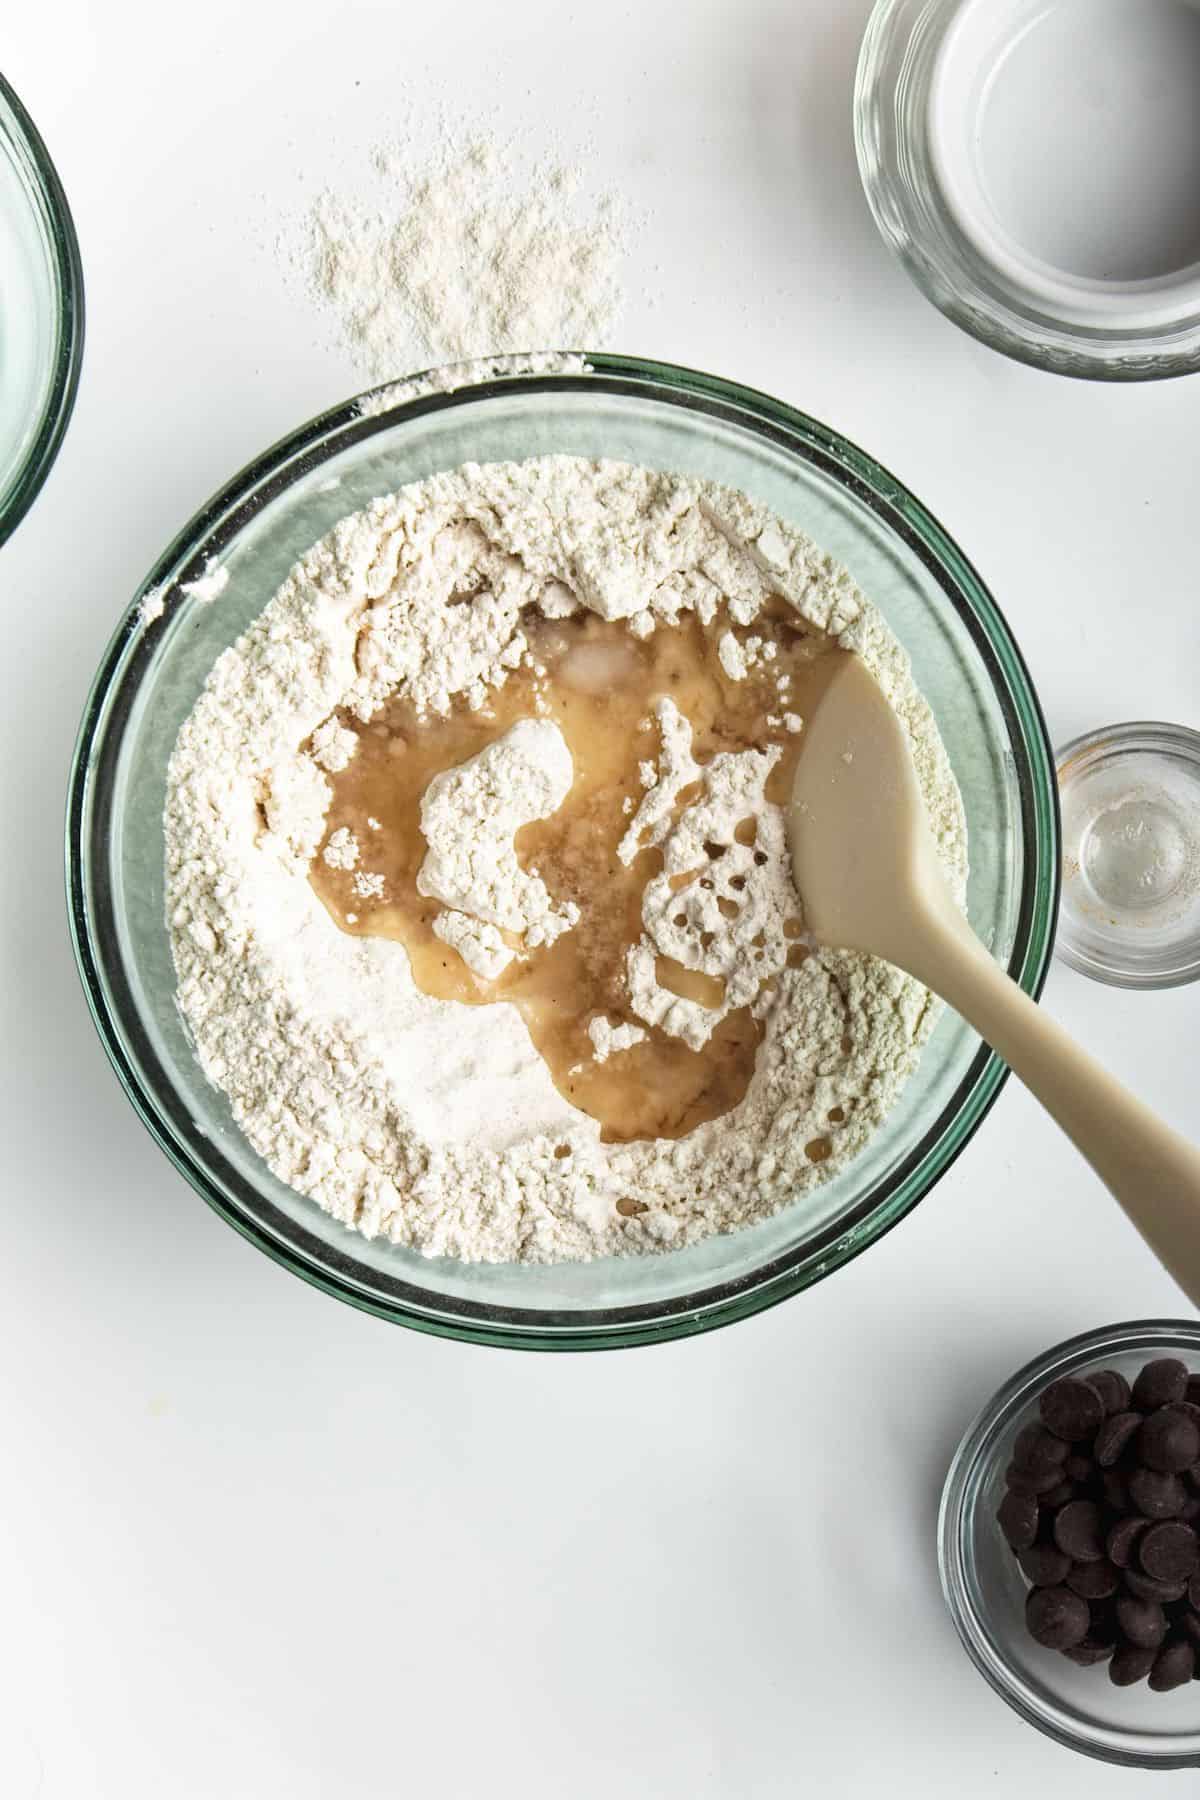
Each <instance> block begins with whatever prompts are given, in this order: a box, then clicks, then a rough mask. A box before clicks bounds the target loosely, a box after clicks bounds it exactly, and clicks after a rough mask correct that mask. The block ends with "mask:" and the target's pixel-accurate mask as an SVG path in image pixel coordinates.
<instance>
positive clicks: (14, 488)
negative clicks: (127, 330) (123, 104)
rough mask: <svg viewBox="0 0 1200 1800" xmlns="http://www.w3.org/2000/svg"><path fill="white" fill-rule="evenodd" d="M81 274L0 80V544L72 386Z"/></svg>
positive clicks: (25, 120) (61, 420) (32, 136)
mask: <svg viewBox="0 0 1200 1800" xmlns="http://www.w3.org/2000/svg"><path fill="white" fill-rule="evenodd" d="M82 354H83V271H82V268H81V266H80V261H79V245H78V243H77V241H76V238H75V227H74V225H73V224H72V221H71V213H70V208H69V207H68V206H67V200H66V195H65V194H64V193H63V190H62V184H61V182H60V181H59V179H58V176H57V174H56V173H55V169H54V164H53V163H52V162H51V161H50V157H49V154H48V153H47V150H46V146H45V145H44V144H43V142H42V140H41V138H40V137H39V135H38V133H37V130H36V128H35V126H34V124H33V121H32V119H31V118H30V117H29V114H28V113H27V112H26V111H25V108H24V107H23V106H22V105H21V102H20V101H19V100H18V99H17V96H16V95H15V94H14V93H13V91H12V89H11V88H10V87H9V85H8V83H7V82H6V81H5V80H4V77H3V76H2V75H0V544H2V543H3V542H4V541H5V539H6V538H7V537H9V536H10V535H11V533H12V532H13V531H14V530H15V529H16V526H17V523H18V521H19V520H20V519H21V518H23V517H24V515H25V513H26V512H27V511H28V509H29V507H30V506H31V505H32V503H33V500H34V496H35V495H36V494H37V492H38V489H39V488H40V487H41V485H42V483H43V481H44V480H45V479H46V476H47V475H48V473H49V471H50V466H51V464H52V463H53V461H54V458H55V456H56V455H57V454H58V447H59V445H60V444H61V442H62V438H63V433H64V432H65V431H66V428H67V421H68V420H69V419H70V416H71V409H72V407H73V406H74V404H75V390H76V388H77V386H78V384H79V364H80V359H81V357H82Z"/></svg>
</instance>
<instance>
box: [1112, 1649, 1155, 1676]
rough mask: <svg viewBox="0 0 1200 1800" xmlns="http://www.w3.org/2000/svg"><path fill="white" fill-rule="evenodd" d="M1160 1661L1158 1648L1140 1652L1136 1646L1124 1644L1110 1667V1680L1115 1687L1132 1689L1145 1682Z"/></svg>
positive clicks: (1115, 1654) (1114, 1656) (1116, 1653)
mask: <svg viewBox="0 0 1200 1800" xmlns="http://www.w3.org/2000/svg"><path fill="white" fill-rule="evenodd" d="M1157 1660H1158V1648H1157V1646H1156V1645H1150V1646H1149V1647H1148V1648H1146V1649H1144V1650H1140V1649H1138V1648H1137V1646H1136V1645H1134V1644H1122V1645H1121V1648H1120V1649H1119V1650H1117V1651H1116V1652H1115V1653H1114V1655H1113V1659H1112V1661H1111V1662H1110V1663H1109V1665H1108V1679H1109V1680H1110V1681H1111V1682H1112V1684H1113V1686H1114V1687H1132V1686H1133V1684H1134V1682H1135V1681H1144V1680H1145V1679H1146V1676H1147V1675H1148V1674H1149V1673H1150V1671H1151V1669H1152V1668H1153V1667H1154V1665H1155V1663H1156V1662H1157Z"/></svg>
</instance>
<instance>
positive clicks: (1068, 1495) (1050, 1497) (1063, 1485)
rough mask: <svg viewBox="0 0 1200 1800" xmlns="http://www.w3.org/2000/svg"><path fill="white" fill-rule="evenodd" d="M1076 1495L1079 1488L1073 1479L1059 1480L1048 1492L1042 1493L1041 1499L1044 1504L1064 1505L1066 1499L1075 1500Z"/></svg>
mask: <svg viewBox="0 0 1200 1800" xmlns="http://www.w3.org/2000/svg"><path fill="white" fill-rule="evenodd" d="M1078 1496H1079V1489H1078V1488H1077V1487H1076V1486H1075V1483H1074V1482H1073V1481H1061V1482H1060V1483H1059V1484H1058V1486H1057V1487H1052V1488H1051V1489H1050V1492H1049V1493H1048V1494H1043V1495H1042V1496H1041V1500H1042V1503H1043V1505H1045V1506H1065V1505H1066V1504H1067V1501H1068V1500H1075V1499H1077V1498H1078Z"/></svg>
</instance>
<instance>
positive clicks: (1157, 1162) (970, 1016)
mask: <svg viewBox="0 0 1200 1800" xmlns="http://www.w3.org/2000/svg"><path fill="white" fill-rule="evenodd" d="M930 929H931V932H932V933H933V934H935V936H936V944H934V943H932V942H931V948H930V953H929V955H928V956H927V957H926V956H925V955H921V954H920V953H919V952H918V953H917V954H915V955H913V956H911V957H910V958H908V959H906V961H913V962H916V961H919V962H920V963H921V964H922V965H923V966H922V967H921V968H916V967H914V968H912V970H911V973H912V974H914V975H916V976H917V977H918V979H919V980H921V981H923V982H924V983H925V984H926V986H927V987H931V988H933V989H934V991H935V992H936V993H939V994H941V996H942V998H943V999H945V1000H948V1001H949V1003H950V1005H951V1006H953V1007H954V1009H955V1011H956V1012H960V1013H961V1014H962V1016H963V1017H964V1018H965V1019H966V1020H967V1021H968V1022H969V1023H970V1024H972V1025H973V1026H974V1027H975V1029H976V1031H978V1032H979V1034H980V1036H981V1037H983V1038H984V1039H985V1040H986V1041H987V1042H988V1043H989V1044H990V1045H991V1046H992V1048H993V1049H994V1050H996V1051H998V1052H999V1054H1000V1055H1001V1056H1002V1057H1003V1058H1004V1060H1005V1062H1006V1063H1008V1065H1009V1067H1010V1068H1011V1069H1013V1070H1014V1071H1015V1073H1016V1074H1018V1075H1019V1076H1020V1077H1021V1080H1022V1081H1023V1082H1024V1083H1025V1085H1026V1086H1027V1087H1028V1088H1029V1089H1030V1090H1031V1091H1032V1092H1033V1094H1034V1095H1036V1097H1037V1098H1038V1099H1039V1100H1040V1101H1041V1103H1042V1105H1043V1106H1044V1107H1045V1108H1046V1110H1047V1112H1049V1113H1050V1114H1051V1116H1052V1117H1053V1118H1054V1119H1056V1120H1057V1121H1058V1123H1059V1125H1061V1126H1062V1128H1063V1130H1064V1131H1065V1132H1066V1134H1067V1136H1068V1137H1069V1138H1070V1139H1071V1140H1072V1141H1073V1143H1074V1144H1075V1145H1076V1147H1077V1148H1078V1149H1079V1150H1081V1151H1082V1152H1083V1154H1084V1156H1085V1157H1086V1158H1087V1160H1088V1161H1089V1162H1090V1163H1091V1165H1092V1167H1093V1168H1094V1169H1095V1171H1096V1173H1097V1175H1099V1177H1100V1179H1101V1180H1102V1181H1103V1182H1104V1183H1105V1185H1106V1186H1107V1187H1108V1188H1109V1189H1110V1191H1111V1192H1112V1194H1113V1196H1114V1198H1115V1199H1116V1200H1117V1201H1118V1203H1119V1204H1120V1205H1121V1206H1122V1207H1123V1208H1124V1210H1125V1212H1126V1213H1127V1214H1128V1216H1129V1218H1130V1219H1132V1221H1133V1223H1134V1224H1135V1225H1136V1226H1137V1228H1138V1230H1139V1231H1140V1232H1141V1234H1142V1236H1143V1237H1144V1238H1145V1240H1146V1242H1147V1243H1148V1244H1149V1245H1150V1247H1151V1249H1152V1250H1153V1251H1154V1252H1155V1254H1156V1255H1157V1256H1158V1257H1159V1259H1160V1261H1161V1262H1162V1263H1163V1264H1164V1265H1165V1267H1166V1268H1167V1269H1168V1271H1169V1272H1170V1273H1171V1275H1173V1276H1174V1278H1175V1280H1176V1281H1177V1282H1178V1283H1179V1285H1180V1287H1181V1288H1182V1289H1183V1291H1184V1293H1185V1294H1186V1295H1187V1296H1188V1299H1189V1300H1190V1301H1191V1302H1192V1304H1193V1305H1194V1306H1200V1150H1197V1149H1196V1148H1195V1146H1194V1145H1192V1144H1189V1143H1188V1142H1187V1141H1186V1139H1184V1138H1182V1137H1180V1136H1179V1134H1178V1132H1175V1131H1172V1130H1171V1128H1170V1127H1169V1126H1168V1125H1165V1124H1164V1123H1163V1121H1162V1120H1161V1119H1160V1118H1158V1117H1157V1116H1156V1115H1155V1114H1154V1113H1152V1112H1151V1111H1150V1108H1149V1107H1148V1106H1144V1105H1143V1104H1142V1102H1141V1101H1140V1100H1138V1099H1136V1098H1135V1097H1134V1095H1132V1094H1131V1093H1130V1092H1129V1091H1128V1089H1127V1088H1124V1087H1122V1086H1121V1083H1120V1082H1119V1081H1116V1080H1115V1079H1114V1078H1113V1077H1112V1076H1111V1075H1110V1074H1109V1073H1108V1071H1107V1070H1106V1069H1103V1068H1101V1066H1100V1064H1099V1063H1098V1062H1096V1061H1095V1060H1094V1059H1093V1058H1092V1057H1090V1056H1089V1055H1088V1054H1087V1053H1086V1051H1084V1050H1081V1049H1080V1047H1079V1045H1078V1044H1077V1043H1076V1042H1075V1041H1074V1039H1073V1038H1071V1037H1069V1036H1068V1034H1067V1033H1066V1032H1065V1031H1064V1030H1063V1029H1062V1027H1061V1026H1060V1025H1056V1024H1055V1022H1054V1020H1053V1019H1051V1018H1049V1017H1048V1016H1047V1015H1046V1014H1045V1013H1044V1012H1043V1011H1042V1010H1041V1008H1040V1007H1038V1006H1036V1005H1035V1004H1034V1002H1033V1001H1032V1000H1031V999H1030V998H1029V996H1028V995H1027V994H1026V993H1025V992H1024V990H1023V989H1021V988H1019V987H1018V986H1017V984H1016V982H1015V981H1012V980H1010V978H1009V977H1008V976H1007V975H1006V974H1005V973H1004V972H1003V970H1002V969H1001V968H1000V967H999V966H998V964H997V963H996V962H994V961H993V959H992V958H991V957H990V956H989V955H988V953H987V951H986V950H985V949H984V947H983V945H982V944H981V943H980V942H979V940H978V939H977V938H976V937H975V936H974V935H973V934H972V933H971V932H970V931H969V929H968V928H967V926H966V925H965V923H963V922H961V920H958V921H957V922H956V923H955V924H954V925H952V926H951V925H947V924H946V923H944V922H943V921H942V920H940V919H939V920H937V921H936V923H935V922H934V921H932V920H931V922H930Z"/></svg>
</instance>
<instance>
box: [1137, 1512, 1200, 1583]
mask: <svg viewBox="0 0 1200 1800" xmlns="http://www.w3.org/2000/svg"><path fill="white" fill-rule="evenodd" d="M1138 1561H1139V1562H1140V1563H1141V1565H1142V1567H1143V1569H1145V1571H1146V1573H1147V1575H1153V1576H1155V1577H1156V1578H1157V1580H1159V1581H1187V1579H1188V1577H1189V1576H1191V1575H1194V1574H1195V1573H1196V1571H1197V1569H1200V1539H1197V1537H1196V1534H1195V1532H1194V1531H1193V1530H1192V1528H1191V1526H1190V1525H1180V1524H1178V1523H1176V1522H1173V1521H1167V1522H1166V1523H1165V1524H1162V1525H1152V1526H1151V1527H1150V1529H1149V1531H1148V1532H1147V1533H1146V1535H1145V1536H1144V1537H1143V1538H1142V1540H1141V1542H1140V1543H1139V1545H1138Z"/></svg>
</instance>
